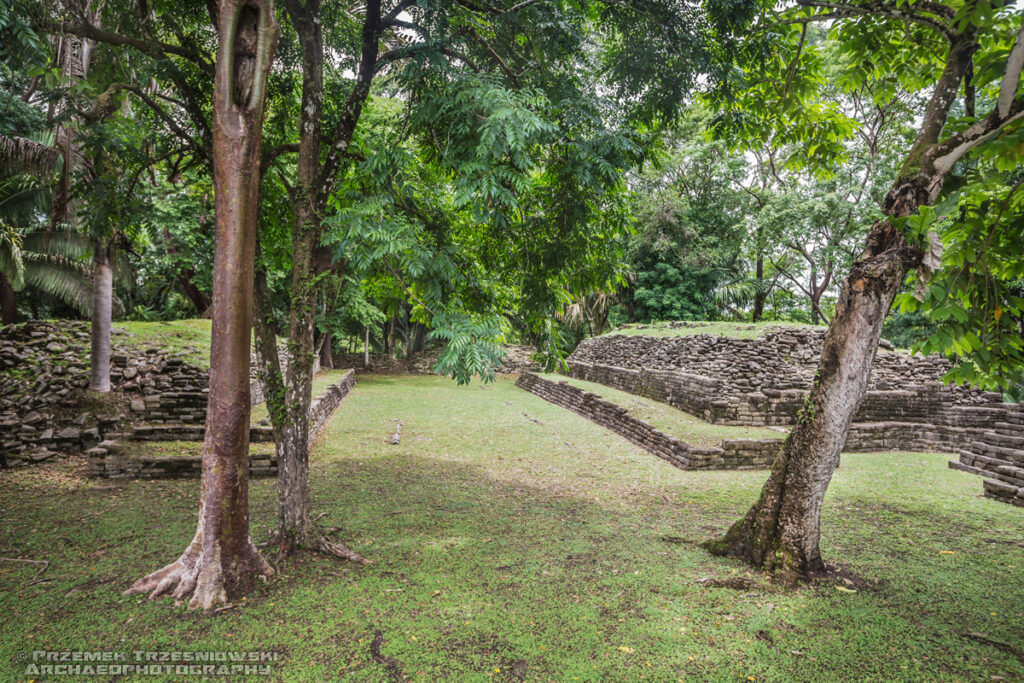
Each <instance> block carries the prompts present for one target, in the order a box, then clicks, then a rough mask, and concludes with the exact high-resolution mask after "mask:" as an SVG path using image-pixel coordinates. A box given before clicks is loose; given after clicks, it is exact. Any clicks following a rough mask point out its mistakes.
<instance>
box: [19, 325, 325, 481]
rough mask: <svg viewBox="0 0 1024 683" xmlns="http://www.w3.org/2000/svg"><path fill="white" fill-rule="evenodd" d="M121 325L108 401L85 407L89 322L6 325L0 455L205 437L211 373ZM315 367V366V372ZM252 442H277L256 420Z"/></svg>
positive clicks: (40, 455)
mask: <svg viewBox="0 0 1024 683" xmlns="http://www.w3.org/2000/svg"><path fill="white" fill-rule="evenodd" d="M129 337H130V335H127V334H126V333H124V332H122V331H120V330H117V329H116V328H115V329H114V334H113V335H112V339H111V343H112V353H111V358H110V360H111V364H110V365H111V367H110V381H111V387H112V389H113V392H112V393H111V395H110V397H109V399H106V398H105V399H104V401H105V402H106V403H107V404H108V405H104V406H101V407H100V409H97V410H95V411H91V410H88V409H85V408H82V407H81V406H80V400H81V396H82V392H83V391H84V390H85V389H86V388H87V387H88V385H89V324H88V323H85V322H80V321H61V322H60V323H59V324H58V323H54V322H49V321H29V322H26V323H23V324H20V325H8V326H5V327H2V328H0V453H2V454H3V455H4V456H5V458H6V459H7V460H9V461H10V463H18V462H21V461H25V462H29V463H31V462H42V461H44V460H47V459H49V458H51V457H53V456H54V455H56V453H57V452H65V453H72V452H85V451H88V450H90V449H93V448H96V447H97V446H98V445H99V444H100V443H101V442H102V443H107V444H109V442H110V441H111V440H113V439H117V438H126V439H131V440H150V441H178V440H184V441H201V440H202V438H203V432H204V423H205V421H206V404H207V398H208V395H209V371H208V370H207V369H205V368H200V367H197V366H194V365H191V364H189V363H188V362H186V361H185V359H184V354H183V353H172V352H168V351H165V350H163V349H159V348H139V347H137V346H135V345H133V344H132V343H131V342H130V339H129ZM315 371H316V369H315V368H314V372H315ZM250 392H251V400H252V404H253V405H257V404H259V403H261V402H262V401H263V389H262V385H261V383H260V382H259V380H258V365H257V363H256V360H255V359H253V361H252V363H251V365H250ZM250 440H251V441H255V442H260V441H271V440H273V434H272V432H271V429H270V427H269V426H265V425H253V427H252V428H251V430H250Z"/></svg>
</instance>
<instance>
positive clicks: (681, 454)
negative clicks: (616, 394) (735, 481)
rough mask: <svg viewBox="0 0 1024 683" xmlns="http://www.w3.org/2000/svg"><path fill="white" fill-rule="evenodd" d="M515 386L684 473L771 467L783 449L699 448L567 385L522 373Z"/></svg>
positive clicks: (739, 444)
mask: <svg viewBox="0 0 1024 683" xmlns="http://www.w3.org/2000/svg"><path fill="white" fill-rule="evenodd" d="M516 386H517V387H520V388H522V389H525V390H526V391H529V392H530V393H531V394H535V395H537V396H539V397H541V398H543V399H544V400H546V401H548V402H550V403H554V404H555V405H558V406H562V407H563V408H567V409H568V410H571V411H573V412H574V413H576V414H578V415H582V416H583V417H585V418H587V419H588V420H591V421H592V422H596V423H597V424H599V425H601V426H603V427H607V428H608V429H610V430H612V431H613V432H615V433H616V434H618V435H619V436H622V437H623V438H625V439H626V440H627V441H630V442H632V443H634V444H636V445H637V446H639V447H640V448H643V449H644V450H646V451H647V452H649V453H653V454H654V455H656V456H658V457H659V458H661V459H662V460H665V461H667V462H669V463H671V464H672V465H674V466H676V467H678V468H679V469H683V470H696V469H753V468H765V467H768V466H769V465H771V463H772V461H773V460H774V459H775V456H776V455H778V452H779V447H780V446H781V445H782V440H781V439H725V440H723V441H722V442H721V443H719V444H718V446H714V447H711V448H700V447H698V446H693V445H691V444H688V443H685V442H683V441H680V440H679V439H677V438H676V437H673V436H670V435H668V434H665V433H664V432H661V431H659V430H658V429H655V428H654V427H652V426H651V425H649V424H647V423H646V422H644V421H642V420H638V419H637V418H635V417H633V416H632V415H629V414H628V412H627V411H626V409H625V408H622V407H620V406H617V405H615V404H614V403H610V402H609V401H605V400H604V399H602V398H601V397H600V396H598V395H596V394H593V393H590V392H588V391H584V390H583V389H580V388H579V387H575V386H573V385H571V384H569V383H567V382H553V381H551V380H547V379H544V378H543V377H538V376H537V375H535V374H533V373H530V372H525V373H523V374H522V375H520V376H519V379H517V380H516Z"/></svg>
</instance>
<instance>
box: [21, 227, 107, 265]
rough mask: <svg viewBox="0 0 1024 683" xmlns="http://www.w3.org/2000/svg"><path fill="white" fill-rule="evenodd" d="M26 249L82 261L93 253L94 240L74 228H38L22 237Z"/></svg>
mask: <svg viewBox="0 0 1024 683" xmlns="http://www.w3.org/2000/svg"><path fill="white" fill-rule="evenodd" d="M22 245H23V248H24V249H25V250H26V251H34V252H37V253H40V254H49V255H51V256H61V257H63V258H67V259H75V260H77V261H81V260H83V259H85V257H87V256H88V255H89V254H90V253H92V242H91V241H90V240H89V238H88V237H87V236H86V235H83V234H82V233H80V232H75V231H73V230H56V231H45V230H36V231H33V232H30V233H26V234H25V236H24V237H23V238H22Z"/></svg>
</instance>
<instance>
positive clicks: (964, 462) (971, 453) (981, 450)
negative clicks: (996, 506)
mask: <svg viewBox="0 0 1024 683" xmlns="http://www.w3.org/2000/svg"><path fill="white" fill-rule="evenodd" d="M1005 420H1006V421H1005V422H996V423H995V424H994V425H993V428H992V429H991V430H989V431H986V432H984V433H982V435H981V436H980V437H979V438H978V439H977V440H975V441H972V442H971V444H970V445H969V446H968V447H967V448H966V449H963V450H961V451H960V458H959V460H954V461H951V462H950V463H949V466H950V467H952V468H954V469H958V470H963V471H964V472H970V473H972V474H980V475H981V476H983V477H985V481H984V484H983V486H984V488H985V495H986V496H987V497H989V498H993V499H995V500H999V501H1003V502H1006V503H1010V504H1012V505H1019V506H1021V507H1024V405H1020V406H1018V408H1017V410H1015V411H1010V412H1008V413H1007V415H1006V417H1005Z"/></svg>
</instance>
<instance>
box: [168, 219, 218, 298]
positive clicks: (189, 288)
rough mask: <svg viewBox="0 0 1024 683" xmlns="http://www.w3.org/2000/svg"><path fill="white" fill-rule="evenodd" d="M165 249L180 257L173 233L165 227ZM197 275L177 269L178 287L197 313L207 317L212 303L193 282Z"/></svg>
mask: <svg viewBox="0 0 1024 683" xmlns="http://www.w3.org/2000/svg"><path fill="white" fill-rule="evenodd" d="M163 232H164V248H165V249H166V250H167V253H168V255H170V256H172V257H176V256H177V255H178V249H177V247H175V246H174V238H173V237H172V236H171V232H170V231H169V230H168V229H167V228H166V227H165V228H164V231H163ZM195 275H196V271H195V270H193V269H192V268H183V267H180V266H177V267H175V269H174V276H175V278H176V279H177V280H178V285H179V286H180V287H181V291H182V292H184V293H185V296H186V297H188V300H189V301H191V302H192V305H193V306H195V309H196V312H197V313H198V314H199V315H201V316H202V315H206V311H207V310H208V309H209V308H210V302H209V301H207V300H206V295H205V294H203V292H202V291H201V290H200V289H199V287H197V286H196V283H195V282H194V281H193V279H192V278H194V277H195Z"/></svg>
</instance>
